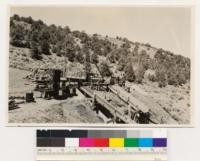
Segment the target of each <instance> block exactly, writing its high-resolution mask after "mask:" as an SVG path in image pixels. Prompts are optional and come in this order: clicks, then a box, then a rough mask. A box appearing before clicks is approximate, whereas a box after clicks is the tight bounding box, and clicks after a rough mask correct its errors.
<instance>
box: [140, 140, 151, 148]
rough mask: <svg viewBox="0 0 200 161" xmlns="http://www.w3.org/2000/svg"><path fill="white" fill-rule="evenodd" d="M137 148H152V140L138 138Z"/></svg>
mask: <svg viewBox="0 0 200 161" xmlns="http://www.w3.org/2000/svg"><path fill="white" fill-rule="evenodd" d="M139 147H153V139H152V138H139Z"/></svg>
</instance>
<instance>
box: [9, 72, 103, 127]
mask: <svg viewBox="0 0 200 161" xmlns="http://www.w3.org/2000/svg"><path fill="white" fill-rule="evenodd" d="M27 73H28V72H27V71H24V70H20V69H14V68H10V70H9V96H25V93H26V92H30V91H32V90H33V89H34V84H33V83H32V82H31V81H27V80H25V79H23V77H24V76H26V74H27ZM36 95H38V93H35V92H34V96H36ZM8 122H9V123H102V122H103V120H102V119H100V118H99V117H98V116H97V115H96V113H95V112H94V111H92V107H91V105H90V104H89V102H88V100H87V99H86V98H85V97H84V95H82V94H81V93H80V92H79V91H77V96H74V97H71V98H68V99H66V100H54V99H52V100H45V99H42V98H36V102H35V103H25V104H19V108H17V109H15V110H11V111H9V112H8Z"/></svg>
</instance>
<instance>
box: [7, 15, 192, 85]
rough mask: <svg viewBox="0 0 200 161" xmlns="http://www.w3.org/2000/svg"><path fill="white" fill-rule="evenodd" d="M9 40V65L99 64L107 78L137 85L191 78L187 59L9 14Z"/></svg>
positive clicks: (85, 66) (90, 68)
mask: <svg viewBox="0 0 200 161" xmlns="http://www.w3.org/2000/svg"><path fill="white" fill-rule="evenodd" d="M10 44H11V46H10V55H9V56H10V67H14V68H19V69H26V70H31V69H33V68H38V67H40V68H59V69H61V68H63V66H64V65H67V69H71V68H70V66H75V67H78V68H79V69H81V70H83V72H86V73H88V72H92V73H93V72H94V71H96V70H97V69H95V67H98V70H99V71H100V73H101V74H102V76H103V77H110V76H113V77H118V78H119V79H120V80H122V81H129V82H135V83H138V84H142V83H143V82H145V81H146V80H148V81H151V82H157V84H158V86H159V87H165V86H166V85H174V86H181V85H183V84H186V83H187V82H189V81H190V59H189V58H186V57H183V56H181V55H175V54H174V53H172V52H170V51H166V50H164V49H159V48H156V47H152V46H151V45H150V44H142V43H139V42H133V41H130V40H128V39H127V38H121V37H118V36H116V38H111V37H109V36H102V35H99V34H93V35H89V34H87V33H85V32H84V31H71V29H70V28H69V27H68V26H66V27H61V26H55V25H54V24H53V25H49V26H48V25H46V24H45V23H44V22H43V21H41V20H33V19H32V18H31V17H20V16H18V15H14V16H13V17H11V18H10ZM93 70H94V71H93ZM69 71H72V72H74V70H69Z"/></svg>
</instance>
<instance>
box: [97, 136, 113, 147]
mask: <svg viewBox="0 0 200 161" xmlns="http://www.w3.org/2000/svg"><path fill="white" fill-rule="evenodd" d="M94 146H95V147H108V146H109V139H107V138H96V139H94Z"/></svg>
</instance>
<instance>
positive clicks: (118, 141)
mask: <svg viewBox="0 0 200 161" xmlns="http://www.w3.org/2000/svg"><path fill="white" fill-rule="evenodd" d="M109 147H124V139H123V138H110V139H109Z"/></svg>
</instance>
